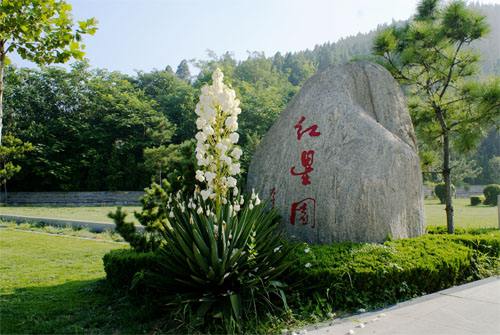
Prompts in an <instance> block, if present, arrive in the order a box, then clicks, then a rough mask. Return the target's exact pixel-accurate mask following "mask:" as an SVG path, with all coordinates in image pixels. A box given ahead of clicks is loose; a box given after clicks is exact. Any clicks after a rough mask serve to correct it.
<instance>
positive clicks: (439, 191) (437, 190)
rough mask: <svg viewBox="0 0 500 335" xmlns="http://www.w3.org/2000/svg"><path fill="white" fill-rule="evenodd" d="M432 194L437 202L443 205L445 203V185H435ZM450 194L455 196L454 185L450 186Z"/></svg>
mask: <svg viewBox="0 0 500 335" xmlns="http://www.w3.org/2000/svg"><path fill="white" fill-rule="evenodd" d="M434 194H435V195H436V197H438V199H439V201H440V202H441V203H442V204H444V203H445V201H446V185H445V184H444V183H440V184H437V185H436V186H435V187H434ZM451 194H452V196H454V195H455V185H453V184H452V185H451Z"/></svg>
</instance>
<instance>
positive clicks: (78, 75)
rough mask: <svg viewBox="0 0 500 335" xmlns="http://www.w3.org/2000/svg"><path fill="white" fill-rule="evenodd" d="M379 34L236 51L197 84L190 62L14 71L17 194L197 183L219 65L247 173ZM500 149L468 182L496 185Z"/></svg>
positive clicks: (495, 67)
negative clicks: (242, 56) (264, 147)
mask: <svg viewBox="0 0 500 335" xmlns="http://www.w3.org/2000/svg"><path fill="white" fill-rule="evenodd" d="M473 6H476V7H478V9H479V10H480V11H482V12H483V13H484V14H485V15H487V16H488V21H489V23H490V25H491V30H492V31H491V33H490V35H489V37H488V38H487V39H485V40H484V41H481V42H480V43H478V44H477V45H476V47H477V48H478V49H479V50H480V52H481V54H482V55H483V62H482V66H483V73H484V74H485V75H488V74H497V75H498V74H500V6H499V5H481V6H477V5H473ZM395 24H397V23H395ZM384 27H385V26H380V27H378V28H377V31H378V30H380V29H382V28H384ZM377 31H373V32H370V33H367V34H358V35H356V36H352V37H348V38H345V39H341V40H339V41H338V42H336V43H325V44H323V45H318V46H316V47H315V48H314V49H313V50H306V51H301V52H296V53H286V54H284V55H282V54H281V53H276V54H275V55H274V56H272V57H266V56H265V55H264V54H261V53H251V54H250V55H249V56H248V58H247V59H246V60H244V61H236V60H235V59H234V58H233V57H232V55H231V54H229V53H226V54H224V55H222V56H215V55H210V57H209V58H210V59H209V60H208V61H199V62H197V63H196V64H195V65H196V66H197V67H198V68H199V69H200V72H199V74H198V75H197V76H195V77H193V76H191V74H190V73H189V66H188V63H187V62H186V61H182V62H181V63H180V64H179V66H178V67H177V69H176V71H175V72H174V71H173V69H172V68H171V67H170V66H167V67H166V68H165V69H164V70H154V71H151V72H138V73H137V74H136V75H134V76H129V75H125V74H122V73H119V72H108V71H106V70H101V69H91V68H90V66H89V65H88V64H87V63H75V64H73V65H72V67H71V69H70V70H65V69H63V68H58V67H47V68H41V69H27V68H17V67H15V66H11V67H9V68H8V69H7V71H6V85H5V89H6V91H5V101H4V103H5V119H4V123H5V131H6V132H7V133H11V134H14V135H15V136H17V137H19V138H20V139H22V140H23V141H29V142H31V143H32V144H33V145H34V147H35V150H34V151H32V152H30V153H29V154H28V155H27V156H26V157H25V158H24V159H23V160H22V161H21V162H19V163H20V164H21V166H22V170H21V172H20V173H19V174H18V175H16V176H15V177H14V178H13V179H12V180H11V181H10V182H9V189H10V190H13V191H14V190H16V191H56V190H57V191H58V190H64V191H77V190H78V191H86V190H92V191H98V190H140V189H142V188H144V187H146V186H147V185H149V183H150V182H151V178H156V179H158V178H159V174H160V173H162V178H167V179H168V180H169V181H170V183H171V184H173V185H176V183H177V184H179V185H180V184H182V181H189V180H191V178H192V174H193V171H192V170H193V169H192V166H193V162H194V160H193V157H192V149H193V144H192V141H190V139H192V138H193V136H194V134H195V131H196V129H195V122H194V120H195V118H196V116H195V114H194V109H195V105H196V103H197V99H198V95H199V89H200V87H201V86H202V85H203V84H204V83H206V82H207V81H208V80H209V78H210V74H211V72H212V71H213V69H214V68H215V67H220V68H221V69H222V70H223V72H224V74H225V78H226V79H225V81H226V82H227V83H228V84H230V85H231V86H232V87H233V88H234V89H235V90H236V92H237V95H238V97H239V98H240V100H241V108H242V110H243V113H242V114H241V116H240V120H239V132H240V134H241V136H240V144H241V145H242V147H243V149H244V152H245V154H244V162H243V163H244V166H247V165H248V163H249V160H250V157H251V154H252V152H253V150H254V149H255V147H256V146H257V144H258V143H259V141H260V139H261V137H262V136H263V135H264V134H265V132H266V131H267V130H268V129H269V127H270V126H271V124H272V123H273V121H274V120H275V119H276V118H277V116H278V115H279V113H280V112H281V111H282V110H283V109H284V107H285V106H286V104H287V103H288V102H289V101H290V99H291V98H292V97H293V95H294V94H295V93H296V92H297V91H298V90H299V89H300V87H301V85H302V84H303V83H304V81H305V80H307V79H308V78H309V77H310V76H312V75H313V74H314V73H315V72H316V71H321V70H324V69H325V68H327V67H328V66H330V65H335V64H340V63H344V62H347V61H350V60H352V59H356V58H366V57H369V55H370V53H371V45H372V40H373V38H374V36H375V34H376V32H377ZM499 143H500V137H499V135H498V132H496V131H492V132H491V133H490V135H489V136H488V137H487V138H486V139H485V140H484V141H483V143H482V144H481V146H480V147H479V150H478V151H477V153H475V154H473V155H471V156H469V157H467V159H468V160H474V161H475V162H476V165H477V166H479V167H481V168H482V172H481V173H480V174H479V175H478V176H477V177H476V178H475V179H471V178H470V177H469V179H467V174H464V175H463V176H464V177H463V178H464V179H465V180H468V181H469V182H479V183H488V182H492V181H494V180H491V179H492V178H493V177H494V176H493V175H492V174H491V173H490V172H489V170H488V169H489V165H488V164H489V163H488V162H489V160H491V158H493V157H495V156H499V155H500V148H499Z"/></svg>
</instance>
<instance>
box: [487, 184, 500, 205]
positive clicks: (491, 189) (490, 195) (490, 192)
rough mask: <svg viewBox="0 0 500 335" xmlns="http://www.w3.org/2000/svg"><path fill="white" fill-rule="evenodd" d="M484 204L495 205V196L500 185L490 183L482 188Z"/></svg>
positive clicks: (498, 191) (499, 191) (499, 190)
mask: <svg viewBox="0 0 500 335" xmlns="http://www.w3.org/2000/svg"><path fill="white" fill-rule="evenodd" d="M483 194H484V198H485V199H484V204H485V205H496V204H497V202H498V200H497V197H498V195H499V194H500V185H498V184H491V185H487V186H486V187H485V188H484V190H483Z"/></svg>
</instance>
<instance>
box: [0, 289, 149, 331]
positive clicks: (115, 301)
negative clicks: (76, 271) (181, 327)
mask: <svg viewBox="0 0 500 335" xmlns="http://www.w3.org/2000/svg"><path fill="white" fill-rule="evenodd" d="M0 315H1V319H0V333H1V334H16V333H18V334H19V333H22V334H81V333H85V334H88V333H92V334H95V333H98V334H103V333H104V334H111V333H113V334H138V333H145V332H150V331H151V330H154V329H155V328H156V324H157V323H158V321H157V320H158V319H157V317H158V316H157V315H156V320H155V315H153V314H152V313H151V312H150V311H148V310H147V307H141V305H140V304H134V303H133V301H132V300H131V299H130V298H129V297H128V296H127V295H126V294H125V293H123V291H120V290H114V289H112V288H110V287H109V286H108V284H107V283H106V282H105V281H104V280H86V281H72V282H67V283H64V284H61V285H56V286H47V287H26V288H18V289H15V291H14V292H13V293H10V294H2V295H0Z"/></svg>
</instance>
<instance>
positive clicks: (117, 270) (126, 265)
mask: <svg viewBox="0 0 500 335" xmlns="http://www.w3.org/2000/svg"><path fill="white" fill-rule="evenodd" d="M158 262H159V256H158V255H157V254H155V253H154V252H136V251H134V250H131V249H117V250H112V251H110V252H109V253H107V254H106V255H104V257H103V263H104V271H105V272H106V280H107V281H108V283H109V284H110V285H111V286H112V287H115V288H122V289H131V288H132V283H133V279H134V276H136V274H138V273H141V272H143V271H150V270H152V269H155V268H157V267H158V266H157V265H158Z"/></svg>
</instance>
